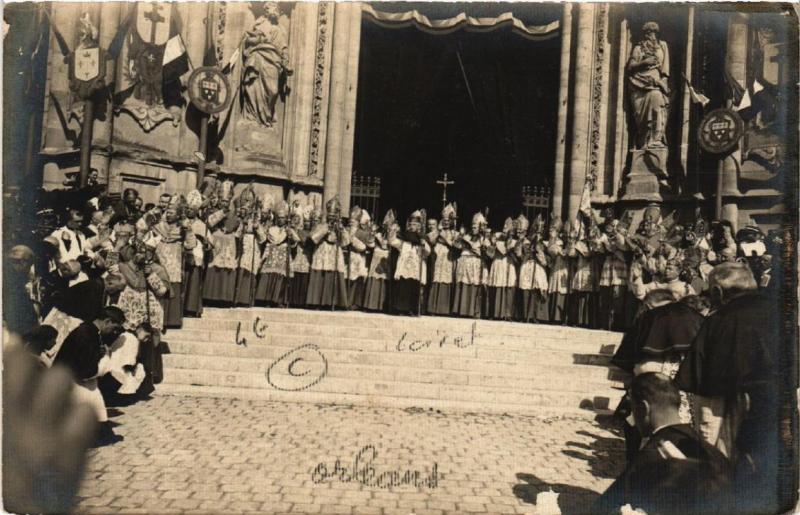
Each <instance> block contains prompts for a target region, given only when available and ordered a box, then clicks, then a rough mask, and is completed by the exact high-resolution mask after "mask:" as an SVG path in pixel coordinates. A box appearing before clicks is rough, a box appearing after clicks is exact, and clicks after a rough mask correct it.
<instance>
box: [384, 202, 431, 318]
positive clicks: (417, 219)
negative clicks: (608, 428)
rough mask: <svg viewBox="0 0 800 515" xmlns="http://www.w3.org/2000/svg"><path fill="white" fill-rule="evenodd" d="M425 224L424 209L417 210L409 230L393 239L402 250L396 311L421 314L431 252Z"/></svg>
mask: <svg viewBox="0 0 800 515" xmlns="http://www.w3.org/2000/svg"><path fill="white" fill-rule="evenodd" d="M422 224H423V221H422V211H420V210H417V211H414V212H413V213H411V215H409V217H408V222H407V223H406V230H405V231H402V232H401V233H399V234H398V235H396V236H395V237H394V238H393V239H392V240H391V241H390V242H389V245H390V246H392V247H393V248H395V249H397V251H398V256H397V266H396V268H395V271H394V290H393V291H392V311H393V312H395V313H398V314H404V315H419V314H420V303H421V298H422V297H421V295H422V288H424V287H425V284H426V283H427V278H428V268H427V260H428V256H429V255H430V253H431V248H430V245H428V242H427V241H426V240H425V237H424V235H423V234H422V230H423V225H422Z"/></svg>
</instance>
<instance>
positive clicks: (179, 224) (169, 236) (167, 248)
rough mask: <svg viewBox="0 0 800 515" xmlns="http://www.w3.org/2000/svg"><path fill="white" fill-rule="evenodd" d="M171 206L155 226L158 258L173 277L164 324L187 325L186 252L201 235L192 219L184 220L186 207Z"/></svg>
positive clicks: (195, 244) (165, 305) (166, 302)
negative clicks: (197, 233)
mask: <svg viewBox="0 0 800 515" xmlns="http://www.w3.org/2000/svg"><path fill="white" fill-rule="evenodd" d="M178 198H179V197H173V201H172V202H170V205H169V206H168V207H167V210H166V212H165V213H164V218H163V219H162V220H161V221H160V222H158V223H157V224H155V225H154V226H153V228H152V232H153V235H154V237H155V240H156V242H157V243H156V256H158V262H159V263H160V264H161V266H163V267H164V269H165V270H166V271H167V276H168V277H169V296H168V297H166V298H165V299H164V301H163V303H164V327H167V328H171V327H172V328H178V327H181V326H182V325H183V301H184V297H183V278H184V254H185V253H188V252H190V251H192V250H194V248H195V247H196V246H197V238H195V235H194V232H193V231H192V230H191V228H190V224H189V222H188V220H185V219H184V220H181V219H180V216H181V211H182V207H181V206H180V205H179V204H178V203H177V202H176V201H177V199H178Z"/></svg>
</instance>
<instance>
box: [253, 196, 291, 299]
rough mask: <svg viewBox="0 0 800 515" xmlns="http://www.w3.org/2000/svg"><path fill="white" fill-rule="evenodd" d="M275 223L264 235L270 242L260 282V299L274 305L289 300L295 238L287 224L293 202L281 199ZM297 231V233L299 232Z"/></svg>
mask: <svg viewBox="0 0 800 515" xmlns="http://www.w3.org/2000/svg"><path fill="white" fill-rule="evenodd" d="M273 214H274V215H275V223H274V224H273V225H271V226H270V227H269V228H268V229H267V230H266V232H265V233H264V236H265V238H266V245H265V247H264V256H263V259H262V261H261V268H260V270H259V275H258V285H257V286H256V300H257V301H259V302H264V303H266V304H268V305H270V306H283V305H285V304H287V302H288V300H289V298H288V293H289V291H288V288H289V282H290V281H291V275H292V270H291V259H292V256H291V248H292V246H293V245H295V243H296V242H295V241H294V240H293V239H292V238H291V237H290V234H291V233H292V231H293V229H291V228H289V227H287V222H288V219H289V218H288V217H289V206H288V204H286V202H285V201H283V200H281V201H279V202H278V204H277V205H276V206H275V207H274V211H273ZM295 235H296V234H295Z"/></svg>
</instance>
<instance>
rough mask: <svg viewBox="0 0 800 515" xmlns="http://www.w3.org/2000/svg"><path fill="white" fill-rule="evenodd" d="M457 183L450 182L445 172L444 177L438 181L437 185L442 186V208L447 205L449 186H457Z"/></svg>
mask: <svg viewBox="0 0 800 515" xmlns="http://www.w3.org/2000/svg"><path fill="white" fill-rule="evenodd" d="M455 183H456V182H455V181H448V180H447V173H446V172H445V174H444V176H443V177H442V178H441V179H439V180H438V181H436V184H441V186H442V206H444V205H446V204H447V186H448V185H450V184H455Z"/></svg>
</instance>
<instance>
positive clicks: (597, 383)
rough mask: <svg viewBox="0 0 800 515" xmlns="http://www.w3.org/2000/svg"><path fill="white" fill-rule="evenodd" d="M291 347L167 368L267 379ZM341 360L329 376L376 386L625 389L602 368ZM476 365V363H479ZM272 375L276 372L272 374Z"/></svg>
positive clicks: (176, 362)
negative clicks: (268, 354)
mask: <svg viewBox="0 0 800 515" xmlns="http://www.w3.org/2000/svg"><path fill="white" fill-rule="evenodd" d="M289 351H291V348H284V349H281V350H279V351H278V352H280V353H281V354H278V355H277V356H275V357H274V358H273V359H271V360H267V359H251V358H230V357H226V358H220V357H219V356H196V355H182V354H166V355H164V365H165V366H167V367H169V368H176V369H185V370H193V369H194V370H205V371H213V372H237V373H239V372H241V373H246V374H253V373H255V374H266V373H267V370H268V369H269V368H270V366H271V365H272V363H274V361H275V360H276V359H277V358H279V357H280V356H281V355H283V354H285V353H287V352H289ZM337 358H338V356H335V355H330V354H328V353H325V359H326V360H327V361H328V371H327V377H341V378H349V377H358V378H360V379H369V380H374V381H384V382H398V383H406V382H410V383H426V384H436V383H443V384H448V385H470V386H495V387H505V388H512V389H514V390H557V391H576V392H581V391H585V390H586V389H587V388H596V389H604V388H608V386H609V383H610V384H611V385H612V386H619V387H621V386H622V384H621V383H619V382H618V381H614V380H613V378H609V373H608V370H606V369H604V368H602V367H586V368H587V370H586V371H584V372H583V373H582V374H581V377H580V378H579V380H578V378H576V377H574V376H575V374H570V373H569V371H568V369H567V367H560V368H561V370H549V371H548V369H547V368H548V367H543V366H537V367H536V368H535V369H534V368H533V367H528V366H513V365H503V366H499V367H494V368H490V367H482V366H480V363H479V362H477V363H474V364H465V363H459V364H458V365H460V366H461V367H462V368H453V367H451V366H448V367H447V368H430V364H428V366H426V367H409V366H403V367H398V366H397V365H396V364H395V365H376V364H360V363H348V362H346V361H342V360H340V359H337ZM476 361H478V360H476ZM272 373H276V372H275V371H273V372H272Z"/></svg>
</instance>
